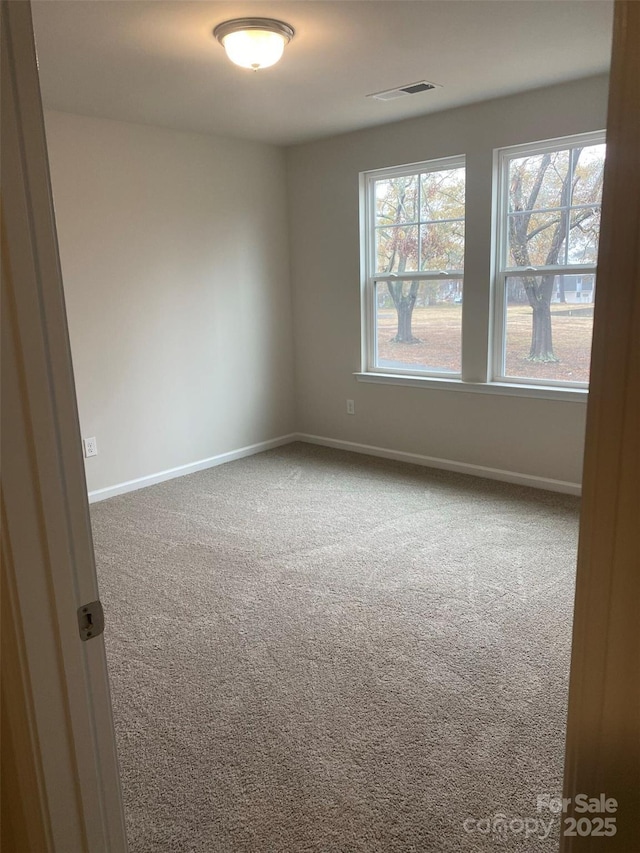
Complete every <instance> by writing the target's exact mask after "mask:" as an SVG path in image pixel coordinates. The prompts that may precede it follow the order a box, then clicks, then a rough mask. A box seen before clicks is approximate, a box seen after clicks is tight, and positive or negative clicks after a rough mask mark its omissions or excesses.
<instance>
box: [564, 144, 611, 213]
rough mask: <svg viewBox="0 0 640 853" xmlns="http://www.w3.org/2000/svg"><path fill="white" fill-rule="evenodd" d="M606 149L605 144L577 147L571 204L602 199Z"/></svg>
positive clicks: (592, 202) (596, 202) (595, 201)
mask: <svg viewBox="0 0 640 853" xmlns="http://www.w3.org/2000/svg"><path fill="white" fill-rule="evenodd" d="M605 150H606V146H605V145H604V144H602V145H588V146H586V147H585V148H582V149H578V148H576V149H575V151H576V161H577V162H576V169H575V175H574V179H573V198H572V199H571V204H573V205H577V204H600V202H601V201H602V173H603V170H604V157H605Z"/></svg>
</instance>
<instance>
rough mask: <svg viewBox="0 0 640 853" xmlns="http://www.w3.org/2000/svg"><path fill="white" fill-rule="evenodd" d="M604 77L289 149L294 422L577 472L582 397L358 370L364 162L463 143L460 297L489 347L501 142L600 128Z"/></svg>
mask: <svg viewBox="0 0 640 853" xmlns="http://www.w3.org/2000/svg"><path fill="white" fill-rule="evenodd" d="M607 89H608V80H607V78H606V77H604V76H602V77H594V78H588V79H585V80H580V81H576V82H573V83H568V84H562V85H558V86H554V87H551V88H547V89H541V90H536V91H533V92H528V93H524V94H520V95H515V96H510V97H507V98H500V99H496V100H493V101H486V102H483V103H480V104H474V105H471V106H467V107H463V108H460V109H455V110H450V111H447V112H443V113H438V114H432V115H428V116H425V117H422V118H419V119H411V120H409V121H406V122H401V123H395V124H389V125H384V126H381V127H377V128H373V129H369V130H364V131H358V132H355V133H351V134H346V135H341V136H337V137H333V138H331V139H325V140H321V141H318V142H315V143H309V144H304V145H299V146H294V147H292V148H290V149H288V151H287V166H288V182H289V241H290V246H291V275H292V286H293V295H294V340H295V370H296V403H297V410H298V422H297V425H298V429H299V430H301V431H302V432H305V433H310V434H315V435H320V436H324V437H329V438H333V439H339V440H343V441H351V442H357V443H363V444H369V445H376V446H380V447H385V448H393V449H395V450H399V451H404V452H408V453H416V454H423V455H427V456H432V457H438V458H441V459H446V460H452V461H454V462H463V463H471V464H475V465H482V466H488V467H491V468H498V469H503V470H508V471H513V472H518V473H523V474H532V475H535V476H540V477H547V478H552V479H558V480H566V481H569V482H574V483H577V482H579V481H580V479H581V468H582V454H583V437H584V426H585V411H586V406H585V404H584V403H582V402H577V403H576V402H564V401H557V400H540V399H531V398H526V397H506V396H498V395H493V394H492V395H484V394H478V393H470V392H465V391H464V390H461V391H443V390H434V389H432V388H422V387H421V388H410V387H403V386H391V385H371V384H364V383H358V382H357V381H356V380H355V378H354V376H353V373H354V372H355V371H358V370H359V369H360V352H361V350H360V257H359V177H358V176H359V173H360V172H362V171H366V170H370V169H378V168H383V167H388V166H395V165H400V164H403V163H413V162H417V161H421V160H428V159H431V158H437V157H446V156H451V155H455V154H464V155H466V158H467V200H468V201H467V231H466V233H467V254H466V277H465V304H464V311H465V316H467V318H468V317H469V316H474V317H475V318H477V319H478V322H477V323H476V324H475V326H474V327H473V329H472V328H471V327H469V334H468V335H467V337H466V338H465V347H469V348H470V349H472V350H475V352H476V353H483V352H484V351H485V350H486V328H487V325H488V317H489V294H490V281H491V275H490V273H491V227H492V223H491V210H492V204H491V202H492V161H493V151H494V149H495V148H499V147H503V146H508V145H516V144H519V143H524V142H533V141H537V140H541V139H549V138H553V137H556V136H563V135H569V134H573V133H582V132H587V131H593V130H600V129H602V128H603V127H604V126H605V122H606V103H607ZM382 109H384V105H383V104H381V110H382ZM469 378H473V377H469ZM347 398H352V399H354V400H355V403H356V415H355V416H349V415H347V414H346V405H345V401H346V399H347Z"/></svg>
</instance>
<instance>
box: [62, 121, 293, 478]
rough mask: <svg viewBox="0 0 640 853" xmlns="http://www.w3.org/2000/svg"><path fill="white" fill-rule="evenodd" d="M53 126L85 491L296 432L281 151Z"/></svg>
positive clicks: (153, 132)
mask: <svg viewBox="0 0 640 853" xmlns="http://www.w3.org/2000/svg"><path fill="white" fill-rule="evenodd" d="M46 127H47V137H48V143H49V156H50V163H51V173H52V184H53V193H54V201H55V208H56V218H57V226H58V236H59V242H60V255H61V262H62V271H63V276H64V285H65V294H66V300H67V310H68V318H69V329H70V337H71V348H72V352H73V359H74V370H75V378H76V386H77V392H78V401H79V411H80V422H81V429H82V434H83V435H84V436H96V437H97V441H98V449H99V454H98V456H96V457H94V458H91V459H88V460H86V472H87V484H88V487H89V489H90V490H93V489H100V488H104V487H107V486H113V485H115V484H118V483H122V482H124V481H127V480H132V479H136V478H138V477H144V476H147V475H151V474H155V473H157V472H160V471H163V470H166V469H169V468H173V467H178V466H181V465H186V464H189V463H193V462H196V461H198V460H201V459H205V458H208V457H211V456H215V455H217V454H220V453H224V452H227V451H230V450H235V449H237V448H241V447H243V446H246V445H249V444H253V443H256V442H261V441H265V440H268V439H271V438H274V437H277V436H280V435H282V434H285V433H289V432H291V431H292V430H293V429H294V408H293V374H292V369H293V368H292V365H293V353H292V339H291V328H292V324H291V293H290V286H289V272H288V265H289V258H288V245H287V221H286V189H285V187H286V181H285V158H284V152H283V151H282V149H278V148H275V147H272V146H268V145H261V144H258V143H251V142H242V141H238V140H226V139H220V138H215V137H210V136H200V135H197V134H192V133H179V132H175V131H169V130H163V129H160V128H155V127H147V126H143V125H136V124H129V123H123V122H116V121H109V120H103V119H94V118H85V117H81V116H75V115H69V114H64V113H58V112H47V114H46Z"/></svg>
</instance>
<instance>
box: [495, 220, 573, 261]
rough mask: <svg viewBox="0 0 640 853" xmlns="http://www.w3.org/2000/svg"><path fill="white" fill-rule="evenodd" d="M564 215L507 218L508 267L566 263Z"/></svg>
mask: <svg viewBox="0 0 640 853" xmlns="http://www.w3.org/2000/svg"><path fill="white" fill-rule="evenodd" d="M565 222H566V211H562V210H557V211H553V212H551V213H512V214H510V215H509V217H508V223H507V227H508V246H507V251H508V255H507V266H510V267H540V266H548V265H550V264H564V263H565V255H564V253H565V240H564V233H565V230H566V225H565V224H564V223H565Z"/></svg>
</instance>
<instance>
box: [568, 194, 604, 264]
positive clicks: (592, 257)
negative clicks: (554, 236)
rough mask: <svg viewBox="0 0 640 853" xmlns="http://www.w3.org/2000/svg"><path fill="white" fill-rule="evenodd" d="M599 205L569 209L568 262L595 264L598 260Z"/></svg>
mask: <svg viewBox="0 0 640 853" xmlns="http://www.w3.org/2000/svg"><path fill="white" fill-rule="evenodd" d="M599 235H600V207H599V206H598V207H579V208H576V209H575V210H572V211H571V228H570V229H569V263H570V264H595V262H596V261H597V260H598V237H599Z"/></svg>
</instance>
